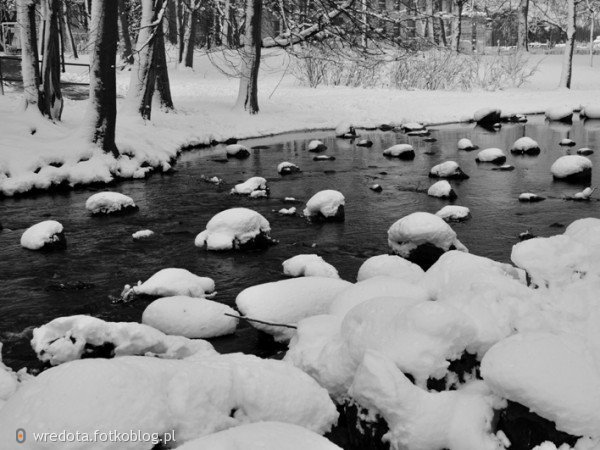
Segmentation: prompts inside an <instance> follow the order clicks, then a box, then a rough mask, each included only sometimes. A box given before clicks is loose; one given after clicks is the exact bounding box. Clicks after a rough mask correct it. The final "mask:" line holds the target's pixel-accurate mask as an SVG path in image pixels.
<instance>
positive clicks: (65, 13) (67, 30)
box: [62, 0, 79, 59]
mask: <svg viewBox="0 0 600 450" xmlns="http://www.w3.org/2000/svg"><path fill="white" fill-rule="evenodd" d="M62 6H63V9H62V22H63V30H64V31H63V36H65V35H66V40H67V44H68V47H69V50H71V53H72V54H73V58H74V59H78V58H79V55H78V54H77V44H76V43H75V39H74V38H73V30H71V22H70V21H69V17H70V14H71V8H69V0H63V5H62Z"/></svg>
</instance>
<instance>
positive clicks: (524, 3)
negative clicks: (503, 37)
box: [517, 0, 529, 52]
mask: <svg viewBox="0 0 600 450" xmlns="http://www.w3.org/2000/svg"><path fill="white" fill-rule="evenodd" d="M517 14H518V24H517V50H523V51H526V52H528V51H529V39H528V36H527V34H528V32H529V25H528V16H529V0H520V2H519V6H518V8H517Z"/></svg>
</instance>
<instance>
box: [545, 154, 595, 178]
mask: <svg viewBox="0 0 600 450" xmlns="http://www.w3.org/2000/svg"><path fill="white" fill-rule="evenodd" d="M550 172H552V176H553V177H554V178H556V179H559V180H565V181H575V182H579V181H582V182H583V181H589V180H591V178H592V161H590V160H589V159H588V158H586V157H585V156H580V155H565V156H561V157H560V158H558V159H557V160H556V161H555V162H554V164H552V166H551V167H550Z"/></svg>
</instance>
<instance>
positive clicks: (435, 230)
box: [388, 212, 467, 268]
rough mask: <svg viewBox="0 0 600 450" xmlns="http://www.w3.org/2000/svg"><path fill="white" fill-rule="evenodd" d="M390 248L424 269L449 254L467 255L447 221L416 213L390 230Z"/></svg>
mask: <svg viewBox="0 0 600 450" xmlns="http://www.w3.org/2000/svg"><path fill="white" fill-rule="evenodd" d="M388 244H389V246H390V248H391V249H392V250H393V251H394V252H395V253H397V254H398V255H400V256H402V257H403V258H406V259H408V260H410V261H413V262H415V263H417V264H419V265H420V266H421V267H423V266H425V267H424V268H428V267H429V266H430V265H431V264H433V262H435V261H436V260H437V258H439V256H440V255H441V254H442V253H443V252H445V251H448V250H451V249H453V248H456V249H459V250H463V251H467V250H466V247H465V246H464V245H462V243H461V242H460V241H459V240H458V239H457V237H456V233H455V232H454V230H453V229H452V228H450V226H449V225H448V224H447V223H446V222H444V220H443V219H441V218H440V217H438V216H436V215H434V214H430V213H425V212H416V213H412V214H409V215H408V216H405V217H403V218H402V219H400V220H398V221H397V222H395V223H394V224H393V225H392V226H391V227H390V228H389V230H388Z"/></svg>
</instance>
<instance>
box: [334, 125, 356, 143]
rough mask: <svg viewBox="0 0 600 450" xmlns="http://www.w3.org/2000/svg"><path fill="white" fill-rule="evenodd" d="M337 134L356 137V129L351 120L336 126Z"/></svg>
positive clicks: (344, 136)
mask: <svg viewBox="0 0 600 450" xmlns="http://www.w3.org/2000/svg"><path fill="white" fill-rule="evenodd" d="M335 136H336V137H338V138H344V139H351V138H355V137H356V129H355V128H354V125H352V124H351V123H350V122H340V123H339V124H338V126H337V127H335Z"/></svg>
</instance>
